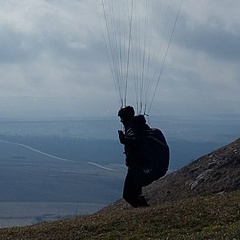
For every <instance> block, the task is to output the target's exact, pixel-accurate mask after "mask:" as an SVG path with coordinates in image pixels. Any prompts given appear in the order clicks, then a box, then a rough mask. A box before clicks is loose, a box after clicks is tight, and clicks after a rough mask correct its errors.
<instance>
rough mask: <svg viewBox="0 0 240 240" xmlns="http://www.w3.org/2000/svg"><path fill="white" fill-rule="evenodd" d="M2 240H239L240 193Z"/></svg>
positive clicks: (18, 232) (11, 234) (44, 227)
mask: <svg viewBox="0 0 240 240" xmlns="http://www.w3.org/2000/svg"><path fill="white" fill-rule="evenodd" d="M0 239H1V240H2V239H3V240H5V239H6V240H8V239H9V240H11V239H14V240H20V239H21V240H30V239H35V240H37V239H44V240H50V239H51V240H53V239H54V240H55V239H59V240H60V239H61V240H65V239H66V240H67V239H71V240H76V239H79V240H80V239H81V240H82V239H93V240H94V239H98V240H101V239H109V240H110V239H112V240H117V239H126V240H135V239H165V240H167V239H168V240H170V239H183V240H188V239H191V240H193V239H194V240H198V239H199V240H200V239H208V240H209V239H216V240H221V239H224V240H228V239H229V240H230V239H231V240H233V239H235V240H237V239H240V191H236V192H232V193H224V194H219V195H215V196H211V197H195V198H188V199H185V200H181V201H178V202H172V203H165V204H161V205H156V206H151V207H148V208H142V209H127V210H121V209H116V210H114V211H112V212H104V213H101V214H94V215H89V216H84V217H77V218H74V219H69V220H65V221H57V222H51V223H44V224H39V225H35V226H31V227H22V228H8V229H1V230H0Z"/></svg>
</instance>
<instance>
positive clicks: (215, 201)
mask: <svg viewBox="0 0 240 240" xmlns="http://www.w3.org/2000/svg"><path fill="white" fill-rule="evenodd" d="M239 168H240V139H238V140H236V141H235V142H233V143H231V144H229V145H227V146H224V147H222V148H220V149H218V150H216V151H214V152H212V153H210V154H207V155H205V156H203V157H201V158H199V159H198V160H196V161H194V162H192V163H190V164H189V165H187V166H186V167H184V168H182V169H180V170H179V171H177V172H174V173H171V174H168V175H167V176H165V177H164V178H162V179H160V180H158V181H156V182H155V183H153V184H152V185H150V186H149V187H147V188H146V189H145V192H146V195H147V198H148V199H149V202H150V204H151V206H150V207H147V208H137V209H134V208H131V207H129V205H127V204H126V203H125V202H124V201H123V200H119V201H117V202H115V203H113V204H111V205H110V206H108V207H106V208H104V209H102V210H101V211H100V212H97V213H95V214H93V215H88V216H84V217H76V218H73V219H69V220H64V221H56V222H52V223H44V224H39V225H35V226H31V227H23V228H10V229H0V239H9V240H13V239H14V240H16V239H24V240H32V239H39V240H43V239H51V240H60V239H64V240H75V239H81V240H83V239H98V240H99V239H114V240H115V239H128V240H130V239H132V240H133V239H141V240H142V239H173V240H175V239H176V240H180V239H183V240H198V239H199V240H202V239H208V240H226V239H229V240H230V239H236V240H237V239H240V202H239V199H240V191H239V190H240V176H239V175H240V174H239V173H240V171H239V170H240V169H239Z"/></svg>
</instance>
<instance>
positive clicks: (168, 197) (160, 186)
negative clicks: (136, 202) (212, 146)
mask: <svg viewBox="0 0 240 240" xmlns="http://www.w3.org/2000/svg"><path fill="white" fill-rule="evenodd" d="M239 173H240V138H239V139H237V140H236V141H234V142H232V143H230V144H228V145H226V146H223V147H221V148H219V149H217V150H215V151H213V152H211V153H209V154H206V155H204V156H202V157H200V158H198V159H197V160H195V161H193V162H191V163H190V164H188V165H186V166H185V167H183V168H181V169H180V170H178V171H176V172H173V173H169V174H167V175H166V176H165V177H163V178H161V179H159V180H158V181H156V182H154V183H153V184H151V185H149V186H148V187H146V188H145V189H144V193H145V194H146V198H147V199H148V202H149V203H150V205H155V204H160V203H165V202H169V201H178V200H180V199H183V198H187V197H193V196H207V195H211V194H220V193H223V192H230V191H234V190H240V174H239ZM128 207H129V206H128V204H127V203H126V202H125V201H124V200H122V199H120V200H118V201H116V202H115V203H113V204H111V205H110V206H107V207H106V209H107V210H108V211H111V210H113V209H115V208H128ZM106 209H103V210H104V211H105V210H106Z"/></svg>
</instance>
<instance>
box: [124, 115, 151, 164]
mask: <svg viewBox="0 0 240 240" xmlns="http://www.w3.org/2000/svg"><path fill="white" fill-rule="evenodd" d="M149 129H150V127H149V126H148V125H147V124H146V119H145V117H144V116H143V115H138V116H135V117H134V118H133V119H132V120H131V121H129V123H128V124H126V125H125V134H124V138H123V140H122V144H124V151H125V155H126V165H127V166H128V167H130V168H131V167H144V166H146V165H147V161H146V158H145V157H144V156H143V154H141V151H140V149H141V146H142V141H143V136H144V135H145V132H146V130H149Z"/></svg>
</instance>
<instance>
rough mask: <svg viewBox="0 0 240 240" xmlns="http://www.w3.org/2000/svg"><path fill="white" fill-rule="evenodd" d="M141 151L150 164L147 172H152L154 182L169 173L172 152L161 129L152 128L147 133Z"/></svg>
mask: <svg viewBox="0 0 240 240" xmlns="http://www.w3.org/2000/svg"><path fill="white" fill-rule="evenodd" d="M140 151H141V154H142V155H143V156H144V158H145V159H146V160H147V162H148V167H147V170H148V169H149V170H150V171H152V173H151V176H152V177H151V178H152V181H155V180H157V179H159V178H160V177H163V176H164V175H165V174H166V173H167V171H168V166H169V158H170V151H169V146H168V144H167V142H166V139H165V137H164V135H163V133H162V131H161V130H160V129H157V128H150V129H148V130H146V131H145V133H144V136H143V139H142V144H141V149H140Z"/></svg>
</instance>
